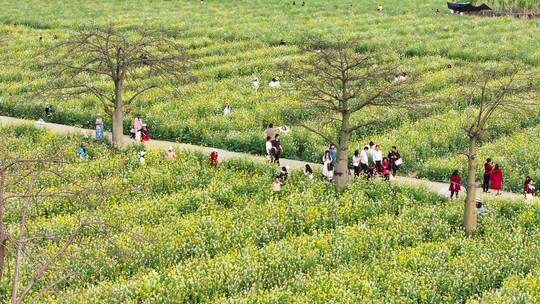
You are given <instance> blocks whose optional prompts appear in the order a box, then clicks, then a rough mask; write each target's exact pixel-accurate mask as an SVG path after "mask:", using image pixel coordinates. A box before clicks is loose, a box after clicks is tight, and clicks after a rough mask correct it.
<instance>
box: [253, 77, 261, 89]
mask: <svg viewBox="0 0 540 304" xmlns="http://www.w3.org/2000/svg"><path fill="white" fill-rule="evenodd" d="M252 85H253V88H254V89H255V91H258V90H259V87H260V86H261V83H260V82H259V78H255V79H253V82H252Z"/></svg>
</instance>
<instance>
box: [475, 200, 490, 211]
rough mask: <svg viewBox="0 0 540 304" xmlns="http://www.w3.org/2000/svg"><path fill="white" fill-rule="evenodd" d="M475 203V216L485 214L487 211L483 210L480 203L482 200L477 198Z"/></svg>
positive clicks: (482, 205)
mask: <svg viewBox="0 0 540 304" xmlns="http://www.w3.org/2000/svg"><path fill="white" fill-rule="evenodd" d="M475 203H476V215H480V214H483V213H486V212H487V209H486V208H484V204H483V203H482V200H481V199H480V198H479V197H477V198H476V200H475Z"/></svg>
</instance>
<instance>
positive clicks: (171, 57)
mask: <svg viewBox="0 0 540 304" xmlns="http://www.w3.org/2000/svg"><path fill="white" fill-rule="evenodd" d="M42 54H43V55H44V56H45V57H46V59H45V64H44V70H45V73H46V74H47V76H48V79H49V80H50V83H49V84H48V85H47V86H46V87H45V88H44V89H43V95H45V96H47V97H63V98H70V97H75V96H79V95H86V94H89V95H91V96H93V97H94V98H95V100H97V101H99V102H101V103H102V104H103V107H104V110H105V112H106V113H107V114H108V115H110V116H111V117H112V133H113V137H112V140H113V143H114V144H117V145H119V144H121V143H122V138H123V136H122V135H123V119H124V116H125V115H126V114H128V113H129V112H130V111H132V108H133V107H132V105H133V104H134V102H135V101H136V99H137V98H139V97H141V95H143V94H144V93H146V92H148V91H150V90H153V89H156V88H162V89H165V88H167V87H168V88H172V89H173V90H174V89H176V88H178V86H179V85H180V84H181V83H182V82H183V81H185V80H186V79H187V77H186V76H187V71H188V65H189V63H190V61H191V59H190V57H189V56H188V54H187V53H186V51H185V50H184V49H183V48H182V47H181V46H179V45H178V44H177V43H175V42H173V41H171V40H169V39H166V38H163V37H162V35H160V34H159V33H155V32H145V31H142V30H140V31H135V32H131V31H122V30H120V29H117V28H115V27H114V26H112V25H110V26H107V27H91V28H89V29H81V30H79V31H78V32H77V33H75V34H74V35H72V36H71V37H70V38H68V39H67V40H65V41H60V42H58V43H57V44H55V45H53V46H52V47H51V48H49V49H47V50H46V52H44V53H42Z"/></svg>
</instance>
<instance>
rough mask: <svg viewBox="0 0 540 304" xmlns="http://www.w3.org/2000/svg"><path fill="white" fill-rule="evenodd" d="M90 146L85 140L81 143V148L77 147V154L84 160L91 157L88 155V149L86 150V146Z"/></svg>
mask: <svg viewBox="0 0 540 304" xmlns="http://www.w3.org/2000/svg"><path fill="white" fill-rule="evenodd" d="M87 146H88V144H87V143H85V142H82V143H81V144H80V145H79V148H77V152H76V154H77V156H78V157H79V158H80V159H83V160H88V159H89V158H90V157H89V156H88V151H87V150H86V147H87Z"/></svg>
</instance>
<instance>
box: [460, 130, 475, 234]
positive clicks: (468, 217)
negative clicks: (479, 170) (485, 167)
mask: <svg viewBox="0 0 540 304" xmlns="http://www.w3.org/2000/svg"><path fill="white" fill-rule="evenodd" d="M467 158H468V169H467V186H466V189H467V196H466V198H465V216H464V222H463V226H464V228H465V235H466V236H470V235H471V234H472V233H473V232H474V231H475V230H476V202H475V200H476V137H473V138H470V139H469V154H468V156H467Z"/></svg>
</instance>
